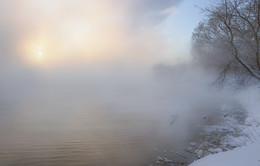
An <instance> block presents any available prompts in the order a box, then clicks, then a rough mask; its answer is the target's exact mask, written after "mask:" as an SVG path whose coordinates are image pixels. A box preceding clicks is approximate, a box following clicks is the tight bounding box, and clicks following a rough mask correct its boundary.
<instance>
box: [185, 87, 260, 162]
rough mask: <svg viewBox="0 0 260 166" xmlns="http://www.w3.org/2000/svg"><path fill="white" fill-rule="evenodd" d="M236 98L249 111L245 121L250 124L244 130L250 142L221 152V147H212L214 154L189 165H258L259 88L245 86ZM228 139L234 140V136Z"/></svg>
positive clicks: (259, 143) (259, 146)
mask: <svg viewBox="0 0 260 166" xmlns="http://www.w3.org/2000/svg"><path fill="white" fill-rule="evenodd" d="M236 98H237V99H238V100H239V101H240V103H241V104H242V106H243V107H244V108H245V109H246V110H247V111H248V113H249V117H248V118H247V120H246V121H247V124H248V125H250V126H249V127H247V128H245V130H244V132H245V133H247V135H248V137H251V138H250V140H251V142H249V141H247V143H245V144H246V145H245V144H244V146H242V147H238V148H235V149H233V150H230V151H226V152H221V149H212V150H213V151H214V152H216V154H211V155H208V156H206V157H204V158H202V159H199V160H197V161H194V162H193V163H191V164H190V165H189V166H245V165H248V166H260V134H259V133H260V125H259V120H260V88H259V87H250V88H247V89H245V90H244V91H242V92H239V94H237V95H236ZM226 109H228V108H227V106H224V107H223V108H222V110H226ZM215 129H218V128H215ZM230 140H235V138H233V139H230ZM240 141H241V138H240Z"/></svg>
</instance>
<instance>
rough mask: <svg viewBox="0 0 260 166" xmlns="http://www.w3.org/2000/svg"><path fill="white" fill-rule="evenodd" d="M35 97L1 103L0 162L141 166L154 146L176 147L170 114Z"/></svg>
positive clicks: (26, 165) (152, 155) (147, 161)
mask: <svg viewBox="0 0 260 166" xmlns="http://www.w3.org/2000/svg"><path fill="white" fill-rule="evenodd" d="M37 100H38V99H30V102H22V104H19V103H17V104H15V105H14V104H12V105H8V104H2V108H1V117H0V118H1V119H0V135H1V137H0V165H19V166H21V165H24V166H30V165H37V166H41V165H48V166H51V165H55V166H57V165H62V166H63V165H111V166H112V165H135V166H138V165H140V166H141V165H149V164H150V163H152V162H154V161H155V160H156V157H157V156H156V153H155V152H154V150H153V149H154V148H158V149H166V150H167V149H168V150H171V148H175V150H176V149H178V145H177V144H174V138H175V137H174V133H173V131H172V128H171V127H170V126H169V120H170V119H169V116H167V115H169V114H168V113H170V112H167V111H166V112H167V113H166V112H165V115H163V116H160V114H159V113H158V110H156V109H155V110H145V109H144V107H140V108H139V107H138V106H135V105H132V106H131V105H129V106H128V107H127V108H123V107H120V106H117V107H114V106H95V105H91V104H88V103H84V102H81V103H75V102H70V101H67V102H64V101H62V102H63V103H62V104H61V103H59V102H53V101H52V100H48V99H46V101H42V100H40V101H41V102H39V101H37ZM56 101H57V100H56ZM123 109H124V110H123ZM133 109H134V111H133ZM156 112H157V113H156ZM161 113H162V112H161ZM173 145H174V146H173Z"/></svg>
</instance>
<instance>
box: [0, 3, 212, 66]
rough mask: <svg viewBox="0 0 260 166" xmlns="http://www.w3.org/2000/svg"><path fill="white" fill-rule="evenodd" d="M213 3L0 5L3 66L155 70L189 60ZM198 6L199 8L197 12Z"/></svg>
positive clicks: (0, 45)
mask: <svg viewBox="0 0 260 166" xmlns="http://www.w3.org/2000/svg"><path fill="white" fill-rule="evenodd" d="M209 2H210V0H95V1H93V0H25V1H20V0H8V1H5V0H0V25H1V26H0V49H1V55H0V58H1V62H2V64H3V63H4V64H7V63H8V64H9V63H23V64H26V65H29V66H37V67H46V66H59V65H64V64H76V65H77V64H102V63H107V62H113V63H121V64H138V65H139V64H141V65H152V64H155V63H160V62H167V63H176V62H179V61H183V60H186V59H188V55H189V48H190V45H189V44H190V38H191V34H192V31H193V29H194V28H195V26H196V25H197V24H198V22H199V21H200V20H201V17H202V14H201V11H200V9H199V7H205V6H206V5H207V4H208V3H209ZM196 6H197V7H196Z"/></svg>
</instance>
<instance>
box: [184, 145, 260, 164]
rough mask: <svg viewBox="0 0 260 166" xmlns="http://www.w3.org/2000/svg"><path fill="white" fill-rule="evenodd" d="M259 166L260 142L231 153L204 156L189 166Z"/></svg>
mask: <svg viewBox="0 0 260 166" xmlns="http://www.w3.org/2000/svg"><path fill="white" fill-rule="evenodd" d="M245 165H248V166H260V141H257V142H255V143H253V144H250V145H248V146H244V147H241V148H236V149H234V150H232V151H227V152H222V153H218V154H214V155H209V156H206V157H204V158H202V159H200V160H197V161H195V162H193V163H192V164H190V165H189V166H245Z"/></svg>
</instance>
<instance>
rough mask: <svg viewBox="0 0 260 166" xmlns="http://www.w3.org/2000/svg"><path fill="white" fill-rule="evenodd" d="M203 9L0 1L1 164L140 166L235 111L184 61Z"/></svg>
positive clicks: (209, 75) (189, 4)
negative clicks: (223, 110) (225, 107)
mask: <svg viewBox="0 0 260 166" xmlns="http://www.w3.org/2000/svg"><path fill="white" fill-rule="evenodd" d="M208 3H209V1H205V0H204V1H202V0H201V1H187V0H186V1H185V0H165V1H158V0H131V1H120V0H97V1H83V0H77V1H75V0H74V1H71V0H66V1H63V0H55V1H53V0H52V1H51V0H45V1H42V0H28V1H18V0H9V1H4V0H0V50H1V53H0V66H1V67H0V69H1V70H0V80H1V81H0V92H1V93H0V135H1V137H0V164H3V165H34V164H36V165H72V164H73V165H84V164H86V163H87V164H88V165H101V164H102V165H148V164H150V163H151V162H153V161H154V160H156V157H157V156H156V154H155V153H154V148H158V149H160V150H162V151H163V150H167V151H174V152H175V151H181V150H183V147H186V146H188V145H189V143H190V142H191V141H193V140H197V139H198V133H199V132H200V131H201V128H200V126H201V125H204V124H208V123H215V121H214V119H213V118H212V117H216V116H218V115H219V110H221V106H222V105H229V106H230V107H240V105H239V104H238V103H237V101H236V100H235V99H233V96H232V89H231V90H226V89H225V91H224V90H223V91H222V90H220V89H218V88H211V85H212V83H213V82H214V81H215V79H216V77H217V74H218V73H214V71H211V70H210V71H205V70H204V69H202V68H201V67H199V66H196V65H195V64H194V63H193V61H192V56H191V55H192V54H193V53H192V52H190V49H191V42H190V40H191V35H192V31H193V29H194V28H195V26H196V25H197V24H198V22H199V20H200V19H201V16H200V14H201V10H200V8H199V7H203V6H205V5H207V4H208ZM196 6H199V7H196ZM205 115H206V116H207V117H209V119H206V120H203V117H204V116H205ZM173 119H174V121H173ZM216 121H217V120H216ZM178 160H180V159H178ZM191 160H193V158H191Z"/></svg>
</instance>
